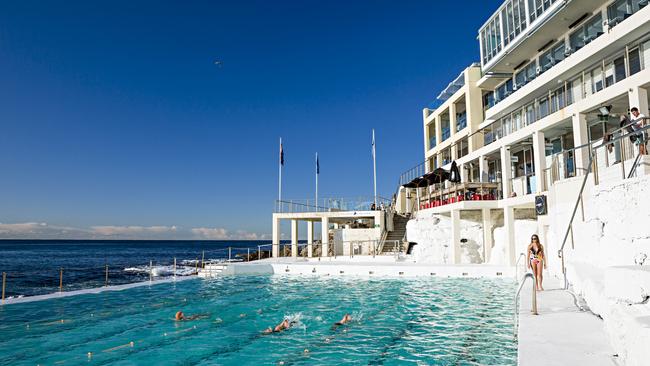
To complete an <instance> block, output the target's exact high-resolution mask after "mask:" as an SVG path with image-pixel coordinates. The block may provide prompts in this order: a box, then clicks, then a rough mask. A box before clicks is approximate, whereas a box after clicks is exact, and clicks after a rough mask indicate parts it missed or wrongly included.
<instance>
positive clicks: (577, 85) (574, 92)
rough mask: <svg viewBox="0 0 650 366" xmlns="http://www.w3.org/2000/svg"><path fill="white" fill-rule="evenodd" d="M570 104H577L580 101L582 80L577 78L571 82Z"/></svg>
mask: <svg viewBox="0 0 650 366" xmlns="http://www.w3.org/2000/svg"><path fill="white" fill-rule="evenodd" d="M569 94H570V96H571V98H570V99H571V103H570V104H573V103H575V102H579V101H581V100H582V78H581V77H580V76H578V77H577V78H575V79H573V80H571V92H570V93H569Z"/></svg>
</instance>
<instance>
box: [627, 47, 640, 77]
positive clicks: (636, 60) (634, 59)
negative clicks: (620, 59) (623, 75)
mask: <svg viewBox="0 0 650 366" xmlns="http://www.w3.org/2000/svg"><path fill="white" fill-rule="evenodd" d="M627 59H628V63H629V66H630V75H634V74H636V73H637V72H639V71H641V53H640V52H639V48H638V47H637V48H635V49H633V50H632V51H630V52H629V53H628V54H627Z"/></svg>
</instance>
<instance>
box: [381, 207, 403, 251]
mask: <svg viewBox="0 0 650 366" xmlns="http://www.w3.org/2000/svg"><path fill="white" fill-rule="evenodd" d="M408 221H409V219H408V218H407V217H406V216H402V215H398V214H397V213H396V214H395V215H393V231H389V232H388V234H387V235H386V238H384V241H383V243H382V244H383V245H382V246H381V253H382V254H388V253H395V252H397V251H400V248H401V246H400V244H401V242H402V240H404V236H406V223H407V222H408Z"/></svg>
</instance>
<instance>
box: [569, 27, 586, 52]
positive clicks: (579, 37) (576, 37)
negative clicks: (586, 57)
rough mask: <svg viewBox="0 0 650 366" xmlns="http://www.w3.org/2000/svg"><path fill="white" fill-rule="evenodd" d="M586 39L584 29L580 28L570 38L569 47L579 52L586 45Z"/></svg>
mask: <svg viewBox="0 0 650 366" xmlns="http://www.w3.org/2000/svg"><path fill="white" fill-rule="evenodd" d="M584 39H585V33H584V29H582V28H580V29H578V30H577V31H575V32H573V33H571V35H570V36H569V46H570V47H571V49H572V50H574V51H577V50H579V49H581V48H582V47H583V46H584V45H585V43H584Z"/></svg>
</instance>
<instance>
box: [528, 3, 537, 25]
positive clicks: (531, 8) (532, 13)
mask: <svg viewBox="0 0 650 366" xmlns="http://www.w3.org/2000/svg"><path fill="white" fill-rule="evenodd" d="M528 10H529V11H530V14H529V15H530V21H531V22H532V21H533V20H535V18H537V15H536V13H535V0H528Z"/></svg>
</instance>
